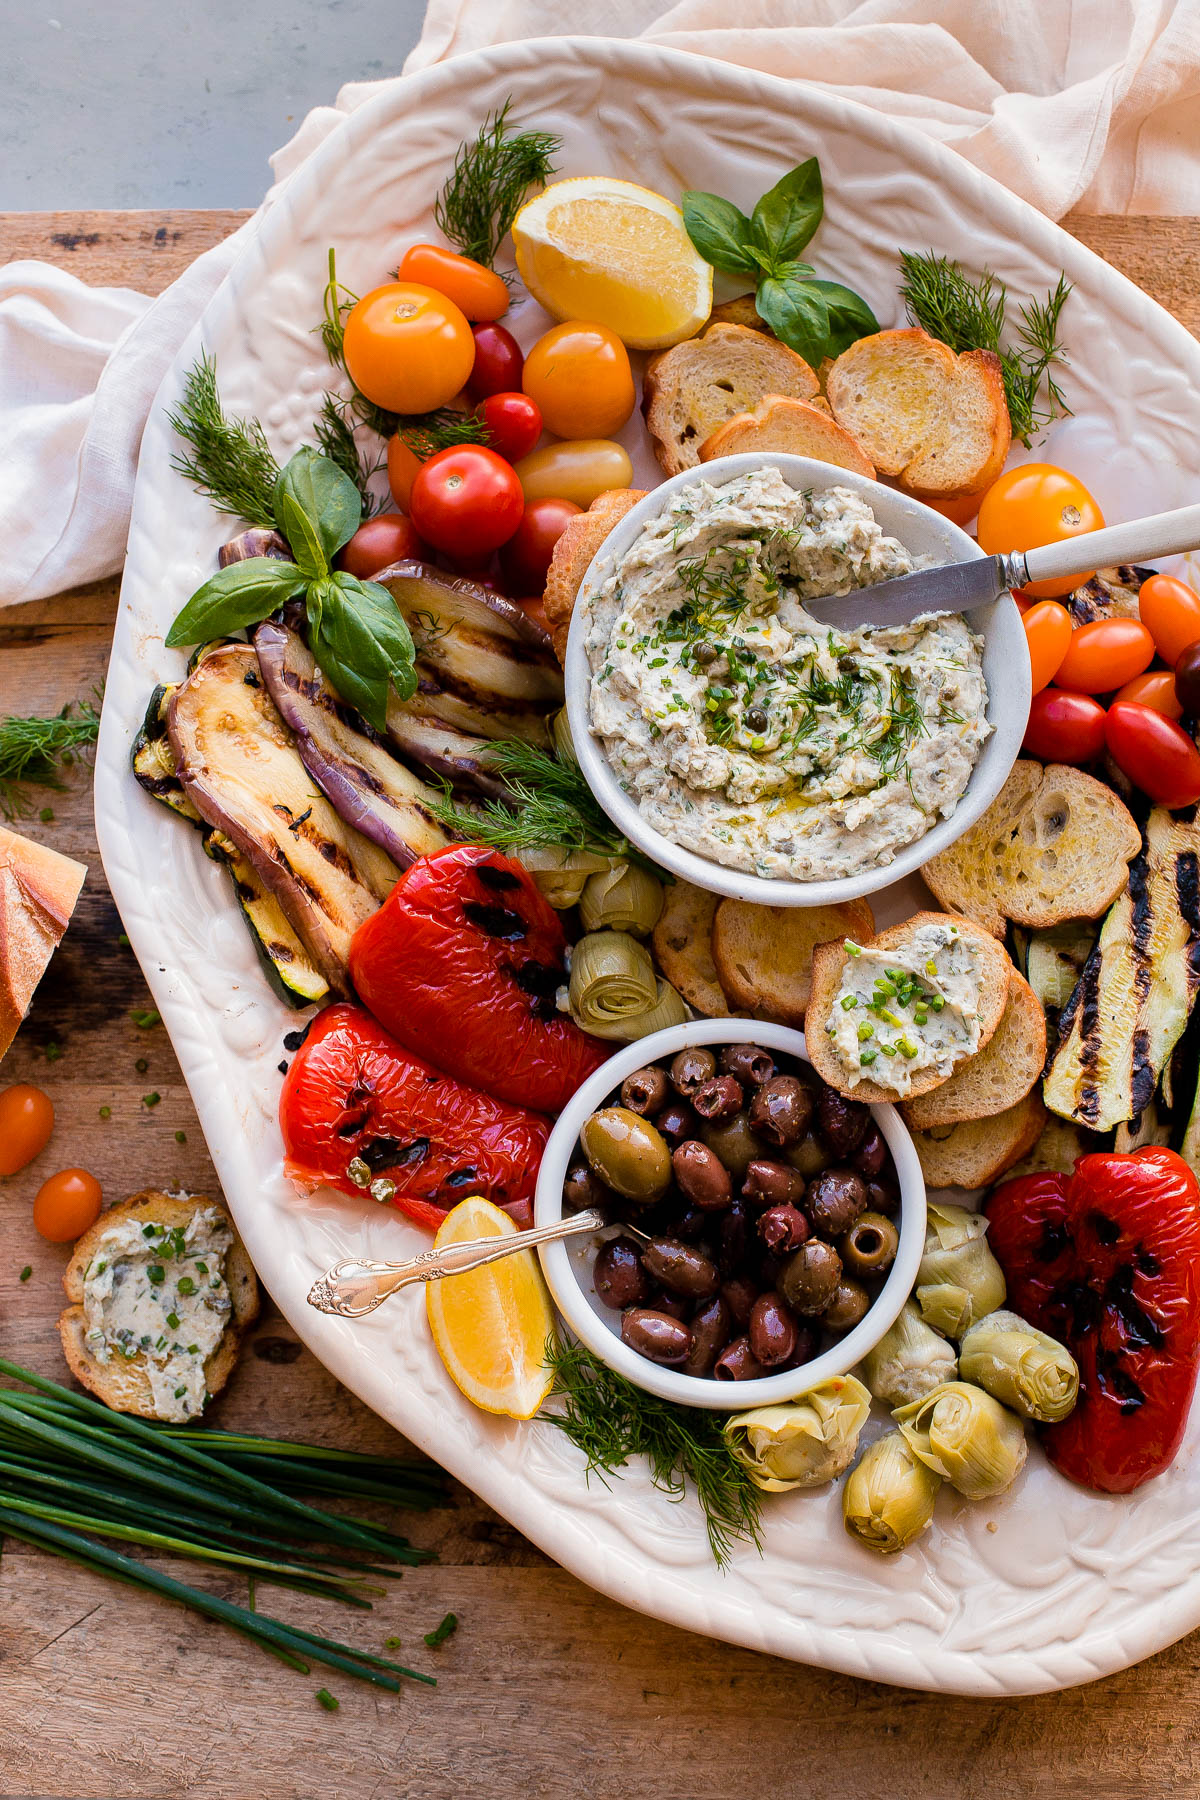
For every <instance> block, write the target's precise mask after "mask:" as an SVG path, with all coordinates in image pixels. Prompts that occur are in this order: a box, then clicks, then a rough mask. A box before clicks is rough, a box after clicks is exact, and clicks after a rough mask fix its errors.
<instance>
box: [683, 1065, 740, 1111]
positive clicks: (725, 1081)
mask: <svg viewBox="0 0 1200 1800" xmlns="http://www.w3.org/2000/svg"><path fill="white" fill-rule="evenodd" d="M745 1098H746V1096H745V1095H744V1094H743V1092H742V1084H741V1082H740V1081H735V1080H734V1078H733V1076H732V1075H714V1076H712V1078H711V1079H710V1080H708V1081H702V1082H701V1083H700V1086H699V1087H698V1088H697V1089H696V1091H695V1093H694V1094H693V1095H692V1105H693V1106H694V1107H695V1109H696V1111H697V1112H698V1113H699V1114H700V1117H701V1118H702V1119H714V1120H720V1119H732V1117H733V1115H734V1113H736V1112H740V1111H741V1110H742V1106H743V1104H744V1102H745Z"/></svg>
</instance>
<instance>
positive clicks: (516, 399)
mask: <svg viewBox="0 0 1200 1800" xmlns="http://www.w3.org/2000/svg"><path fill="white" fill-rule="evenodd" d="M475 411H476V412H477V414H478V415H479V417H480V418H481V419H482V420H483V422H484V424H485V425H486V426H487V428H488V431H489V433H490V434H491V446H490V447H491V448H492V449H493V450H494V451H495V452H496V455H497V456H502V457H503V458H504V460H505V462H510V463H515V462H520V460H521V458H522V457H523V456H528V455H529V452H530V451H531V450H532V449H533V446H534V445H535V444H536V443H537V441H538V439H539V438H540V437H541V435H542V414H541V409H540V408H539V407H538V404H537V402H536V401H535V400H531V399H530V398H529V395H528V394H489V395H488V397H487V399H486V400H483V401H481V402H480V404H479V405H478V406H477V407H476V408H475Z"/></svg>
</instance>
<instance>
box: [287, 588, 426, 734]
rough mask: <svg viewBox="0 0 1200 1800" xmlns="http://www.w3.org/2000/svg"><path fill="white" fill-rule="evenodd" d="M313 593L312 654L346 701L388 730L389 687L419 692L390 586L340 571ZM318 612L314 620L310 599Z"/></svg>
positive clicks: (403, 695)
mask: <svg viewBox="0 0 1200 1800" xmlns="http://www.w3.org/2000/svg"><path fill="white" fill-rule="evenodd" d="M314 585H315V587H316V588H318V589H319V590H320V592H319V594H316V595H311V594H310V610H309V641H310V644H311V646H312V653H313V655H314V656H315V657H316V659H317V661H318V663H319V664H320V665H321V667H322V669H323V670H324V671H325V673H326V675H328V677H329V679H330V681H332V683H333V685H334V686H335V687H336V689H337V690H338V693H339V694H340V695H341V696H342V698H343V700H345V701H347V702H348V704H349V705H351V706H355V707H357V708H358V710H359V712H360V713H362V715H363V717H364V718H365V719H366V720H367V721H368V723H369V724H371V725H373V726H374V727H375V729H376V731H385V730H386V729H387V698H388V689H389V687H393V688H395V690H396V692H397V694H398V695H399V696H400V698H401V699H402V700H407V699H409V698H410V696H411V695H412V694H414V693H415V692H416V686H417V675H416V670H415V668H414V667H413V656H414V651H413V641H412V637H411V635H410V633H409V629H408V626H407V625H406V624H405V622H404V620H403V618H402V617H401V614H400V611H399V609H398V607H397V606H396V603H395V601H394V600H393V599H392V597H391V595H390V594H389V593H388V591H387V589H386V588H384V587H380V586H379V584H378V583H377V582H374V581H358V580H356V579H355V577H354V576H353V575H347V574H346V573H345V572H344V571H339V572H338V573H337V574H336V575H334V576H333V577H332V579H331V580H329V581H323V582H320V583H316V584H314ZM313 598H316V599H317V601H318V605H319V612H318V614H317V617H316V620H315V622H314V617H313V611H314V609H313V607H312V604H311V601H312V600H313Z"/></svg>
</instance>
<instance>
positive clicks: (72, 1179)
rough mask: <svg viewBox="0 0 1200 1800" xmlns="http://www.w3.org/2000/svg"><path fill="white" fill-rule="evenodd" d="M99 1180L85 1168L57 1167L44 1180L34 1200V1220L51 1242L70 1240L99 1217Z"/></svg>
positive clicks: (100, 1197)
mask: <svg viewBox="0 0 1200 1800" xmlns="http://www.w3.org/2000/svg"><path fill="white" fill-rule="evenodd" d="M101 1199H102V1193H101V1188H100V1183H99V1182H98V1181H97V1180H96V1177H95V1176H94V1175H89V1174H88V1172H87V1170H86V1169H60V1170H59V1172H58V1174H57V1175H51V1177H50V1179H49V1180H48V1181H43V1183H42V1185H41V1187H40V1188H39V1189H38V1191H37V1199H36V1200H35V1201H34V1203H33V1223H34V1225H35V1227H36V1228H37V1230H38V1231H40V1232H41V1234H42V1236H43V1237H44V1238H48V1239H49V1240H50V1242H51V1243H52V1244H70V1243H73V1242H74V1240H75V1239H76V1238H77V1237H82V1236H83V1234H84V1232H85V1231H87V1230H88V1228H89V1227H90V1226H92V1225H94V1224H95V1223H96V1220H97V1219H98V1218H99V1217H100V1201H101Z"/></svg>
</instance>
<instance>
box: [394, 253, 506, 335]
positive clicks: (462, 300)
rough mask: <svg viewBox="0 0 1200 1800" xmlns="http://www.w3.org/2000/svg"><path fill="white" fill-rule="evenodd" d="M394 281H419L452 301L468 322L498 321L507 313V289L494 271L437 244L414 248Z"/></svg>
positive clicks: (405, 257)
mask: <svg viewBox="0 0 1200 1800" xmlns="http://www.w3.org/2000/svg"><path fill="white" fill-rule="evenodd" d="M396 279H397V280H398V281H419V282H421V283H423V284H424V286H425V287H431V288H433V289H434V290H435V291H436V292H437V293H439V294H445V296H446V298H447V299H448V300H453V302H454V304H455V306H457V307H458V309H459V311H460V312H461V313H463V314H464V315H465V317H466V318H468V319H472V320H478V319H483V320H488V321H490V320H492V319H498V318H499V317H500V315H501V313H506V312H507V311H508V288H507V287H506V285H505V283H504V282H503V281H502V280H501V279H500V277H499V275H497V274H496V272H495V270H494V269H488V268H485V266H484V265H483V263H481V262H476V261H475V260H474V258H473V257H470V256H460V255H459V253H458V252H457V251H456V250H444V249H443V248H442V246H441V245H440V244H414V245H413V246H412V248H411V249H410V250H406V251H405V252H404V259H403V261H402V262H401V264H400V267H399V268H398V269H397V270H396Z"/></svg>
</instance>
